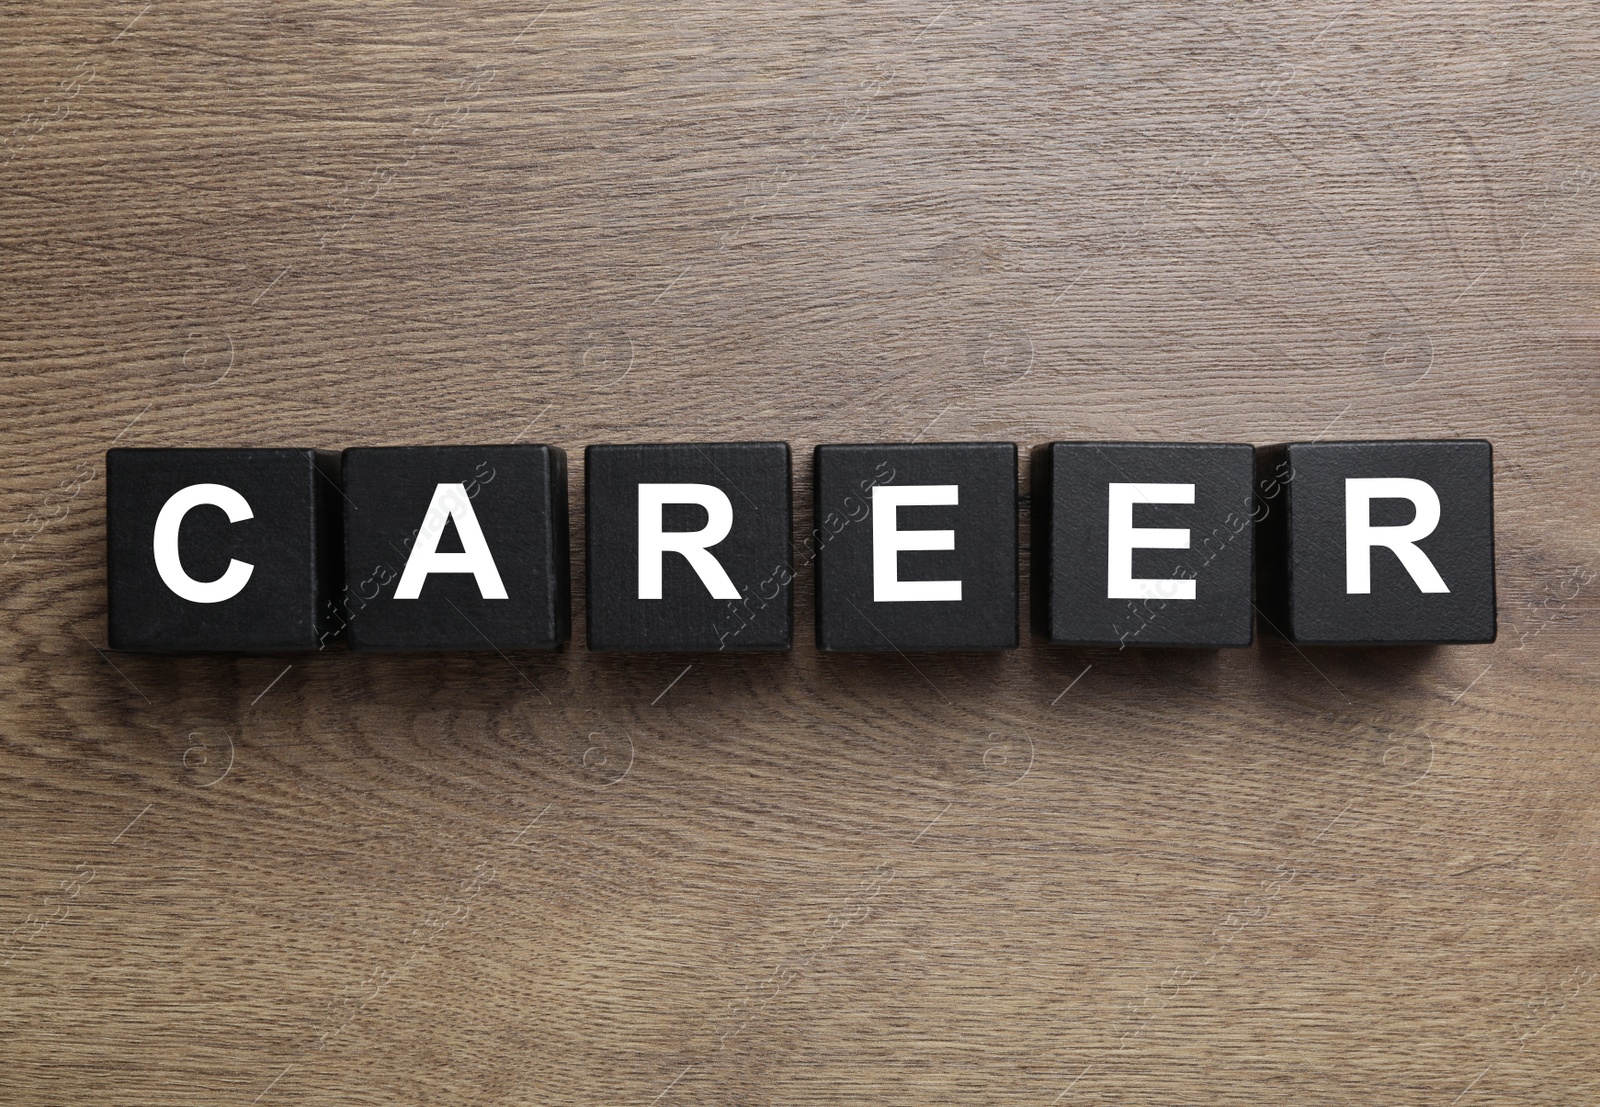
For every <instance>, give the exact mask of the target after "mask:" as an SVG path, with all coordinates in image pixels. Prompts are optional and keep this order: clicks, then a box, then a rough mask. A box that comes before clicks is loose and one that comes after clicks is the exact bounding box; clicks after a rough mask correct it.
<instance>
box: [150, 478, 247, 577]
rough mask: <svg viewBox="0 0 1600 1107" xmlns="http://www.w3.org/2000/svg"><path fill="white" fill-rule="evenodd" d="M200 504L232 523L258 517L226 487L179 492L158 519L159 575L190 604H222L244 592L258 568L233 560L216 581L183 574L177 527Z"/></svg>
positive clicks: (205, 486) (193, 486)
mask: <svg viewBox="0 0 1600 1107" xmlns="http://www.w3.org/2000/svg"><path fill="white" fill-rule="evenodd" d="M201 504H209V505H211V506H212V507H220V508H221V509H222V510H223V511H225V512H227V513H228V522H230V523H242V522H244V521H245V520H246V519H253V518H255V513H254V512H252V511H251V510H250V505H249V503H247V502H246V501H245V498H244V497H243V496H241V495H239V493H237V492H235V491H234V490H233V489H231V488H229V487H228V486H227V485H225V484H191V485H190V486H189V487H187V488H182V489H179V490H178V491H177V492H174V493H173V494H172V497H171V498H170V499H168V500H167V502H166V503H164V504H162V505H161V514H159V515H157V516H156V535H155V553H156V572H158V573H160V574H161V580H162V583H164V584H165V585H166V586H167V587H168V588H170V589H172V590H173V591H174V592H175V593H177V594H178V595H179V596H180V597H182V598H183V599H186V600H188V601H189V602H191V603H221V602H222V601H223V600H231V599H233V597H235V596H237V595H238V594H239V593H240V592H242V591H243V590H244V586H245V584H246V583H247V582H248V581H249V580H250V574H251V573H253V572H255V568H256V567H255V566H254V565H252V564H250V563H249V562H248V561H240V560H239V559H238V558H233V559H231V560H230V561H229V562H228V568H227V571H226V572H224V573H223V574H222V575H221V576H220V577H218V578H217V579H216V580H195V579H194V578H193V577H191V576H190V575H189V574H188V573H186V572H184V571H183V561H182V560H181V559H180V558H179V557H178V528H179V527H181V526H182V525H183V517H184V516H185V515H187V514H189V509H190V508H193V507H199V506H200V505H201Z"/></svg>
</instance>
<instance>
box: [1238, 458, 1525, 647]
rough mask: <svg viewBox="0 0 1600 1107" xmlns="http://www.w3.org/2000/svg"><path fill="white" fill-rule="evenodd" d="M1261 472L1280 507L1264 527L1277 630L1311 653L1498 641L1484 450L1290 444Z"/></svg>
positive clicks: (1265, 581)
mask: <svg viewBox="0 0 1600 1107" xmlns="http://www.w3.org/2000/svg"><path fill="white" fill-rule="evenodd" d="M1260 468H1261V472H1262V474H1263V485H1264V486H1265V485H1266V484H1267V483H1268V482H1269V481H1270V482H1271V483H1272V484H1273V487H1274V488H1275V489H1279V490H1280V491H1279V497H1280V498H1281V500H1282V502H1283V510H1281V511H1269V513H1268V515H1267V517H1266V520H1265V521H1264V522H1263V523H1262V524H1261V538H1262V573H1261V606H1262V611H1263V614H1264V615H1265V616H1266V618H1267V620H1268V622H1269V629H1273V630H1275V631H1277V632H1279V633H1281V634H1283V635H1284V636H1286V637H1288V638H1289V639H1290V640H1292V641H1295V642H1306V643H1330V644H1344V645H1379V644H1421V643H1434V642H1441V643H1443V642H1492V641H1494V638H1495V587H1494V451H1493V447H1491V446H1490V444H1489V443H1488V442H1485V441H1483V440H1482V439H1453V440H1418V441H1395V442H1294V443H1289V444H1288V445H1284V446H1276V447H1272V448H1270V449H1266V450H1263V451H1261V456H1260ZM1267 506H1268V507H1269V508H1270V507H1271V506H1272V505H1271V503H1270V502H1268V503H1267Z"/></svg>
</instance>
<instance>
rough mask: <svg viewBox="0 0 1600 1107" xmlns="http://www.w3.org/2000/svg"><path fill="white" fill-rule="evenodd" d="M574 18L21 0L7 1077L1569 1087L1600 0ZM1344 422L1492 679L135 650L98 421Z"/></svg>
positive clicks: (1044, 665) (466, 1100) (1083, 666)
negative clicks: (1432, 465)
mask: <svg viewBox="0 0 1600 1107" xmlns="http://www.w3.org/2000/svg"><path fill="white" fill-rule="evenodd" d="M542 3H543V0H535V3H534V4H532V5H529V6H519V5H517V4H511V3H474V4H471V5H455V4H448V3H436V4H431V5H421V4H409V5H404V4H396V5H387V6H378V5H366V6H358V5H354V4H334V3H330V2H327V0H299V2H290V3H281V4H277V3H270V4H269V3H238V4H223V3H218V2H215V0H194V2H190V3H167V2H161V0H157V2H153V3H149V4H144V3H142V0H125V2H119V3H111V4H106V5H86V4H81V3H51V4H40V5H23V4H19V3H11V4H6V5H4V6H3V9H0V138H3V143H0V258H3V262H0V365H3V371H4V378H5V387H4V394H3V396H0V415H3V420H4V427H5V432H6V433H5V435H4V438H3V441H0V521H3V522H4V527H3V528H0V533H3V532H4V531H9V532H10V533H9V537H8V538H7V539H6V542H5V545H4V550H3V560H4V563H3V564H0V579H3V584H0V605H3V616H0V659H3V663H0V1100H3V1101H4V1102H6V1103H8V1104H10V1103H17V1104H44V1103H74V1104H92V1103H108V1104H109V1103H119V1104H121V1103H141V1104H208V1105H209V1104H242V1105H249V1104H264V1105H270V1104H280V1103H371V1104H389V1103H438V1104H450V1105H460V1104H469V1105H475V1104H546V1103H548V1104H644V1105H651V1104H662V1105H670V1104H674V1103H719V1104H720V1103H726V1104H758V1103H785V1104H790V1103H827V1104H923V1103H954V1102H965V1103H983V1104H1023V1105H1035V1107H1050V1105H1051V1104H1057V1103H1092V1104H1111V1103H1128V1104H1157V1103H1159V1104H1178V1103H1205V1104H1242V1103H1273V1104H1277V1103H1285V1102H1294V1103H1306V1104H1324V1103H1327V1104H1333V1103H1350V1104H1380V1103H1381V1104H1438V1105H1440V1107H1450V1105H1452V1104H1462V1105H1471V1104H1477V1103H1496V1102H1506V1103H1510V1102H1516V1103H1549V1104H1576V1103H1586V1102H1587V1103H1592V1102H1596V1101H1600V926H1597V922H1596V918H1597V915H1596V912H1597V909H1600V797H1597V789H1596V782H1597V777H1600V748H1597V731H1600V723H1597V707H1600V691H1597V687H1600V686H1597V678H1600V664H1597V662H1600V650H1597V648H1596V641H1595V616H1596V606H1597V605H1596V598H1595V597H1596V593H1597V592H1600V581H1597V577H1600V564H1597V559H1600V552H1597V538H1600V535H1597V529H1596V528H1597V524H1600V512H1597V508H1596V498H1595V495H1594V488H1595V484H1596V481H1597V480H1600V460H1597V458H1600V455H1597V451H1596V446H1597V440H1600V402H1597V401H1600V390H1597V388H1596V386H1595V379H1594V370H1595V368H1596V365H1597V362H1600V349H1597V346H1596V341H1595V339H1596V330H1597V328H1596V323H1595V318H1596V308H1597V305H1600V233H1597V232H1600V221H1597V218H1596V216H1597V215H1600V144H1597V141H1596V140H1597V135H1600V97H1597V94H1596V87H1597V86H1596V83H1595V74H1596V72H1597V66H1600V8H1597V7H1596V5H1595V4H1593V3H1579V2H1556V3H1548V4H1540V5H1513V4H1509V3H1506V4H1499V5H1495V4H1483V5H1462V4H1458V3H1454V2H1449V0H1439V2H1436V3H1423V2H1415V0H1403V2H1398V3H1393V4H1388V5H1383V9H1384V10H1383V11H1381V12H1378V11H1373V10H1371V8H1370V7H1369V6H1368V5H1358V4H1350V5H1346V4H1345V3H1344V2H1343V0H1332V2H1327V3H1317V2H1299V0H1296V2H1292V3H1291V2H1278V3H1268V4H1254V3H1252V4H1244V3H1223V4H1177V3H1172V2H1167V3H1136V2H1128V0H1121V2H1107V3H1099V4H1092V5H1086V4H1066V3H1051V4H1045V3H1000V2H996V0H983V2H979V0H954V2H952V3H949V4H948V5H946V6H943V7H940V6H939V4H938V2H937V0H936V3H935V4H933V5H924V4H911V3H903V2H885V3H877V4H863V3H843V2H837V0H834V2H823V3H817V4H815V5H811V6H806V7H800V6H789V5H777V4H749V5H746V6H743V7H739V6H732V5H728V4H722V3H716V4H710V5H704V6H700V7H696V8H693V9H691V8H687V7H679V6H675V5H667V6H664V7H663V6H660V5H654V4H643V3H615V4H612V3H593V4H591V3H581V2H580V3H569V2H567V0H554V2H553V3H551V4H550V5H549V7H546V8H543V10H540V5H541V4H542ZM1318 435H1325V436H1328V437H1331V438H1339V437H1356V438H1359V437H1401V436H1410V435H1431V436H1450V435H1481V436H1485V437H1488V438H1490V439H1492V440H1493V441H1494V443H1495V445H1496V450H1497V497H1498V504H1499V551H1500V557H1499V584H1500V604H1501V607H1500V626H1501V631H1500V638H1499V641H1498V642H1496V643H1495V644H1494V645H1492V646H1481V647H1477V646H1475V647H1456V648H1443V649H1438V650H1388V651H1371V652H1369V651H1353V650H1352V651H1340V650H1327V649H1322V650H1310V649H1308V650H1305V651H1304V652H1303V653H1302V652H1301V651H1298V650H1296V649H1294V648H1293V647H1291V646H1288V645H1286V644H1284V643H1282V642H1279V641H1274V640H1261V641H1258V643H1257V645H1256V647H1255V648H1253V649H1250V650H1246V651H1238V652H1230V653H1222V654H1215V655H1214V654H1206V653H1200V654H1185V653H1160V652H1154V653H1145V652H1137V651H1133V650H1130V651H1127V652H1123V653H1117V652H1114V651H1099V652H1095V651H1057V650H1048V649H1043V648H1040V647H1039V646H1037V645H1035V644H1027V645H1025V646H1024V647H1023V648H1022V649H1020V650H1018V651H1016V652H1013V653H1008V654H1004V655H999V656H983V657H972V656H947V657H918V658H914V659H911V661H907V660H903V659H901V658H899V657H895V656H893V655H891V656H888V657H873V658H861V657H833V656H830V657H823V656H820V655H818V654H817V653H816V652H815V650H814V648H813V643H812V635H811V631H810V619H811V614H812V613H811V606H810V598H809V597H810V589H811V575H810V573H809V570H808V571H806V572H804V573H802V575H801V577H800V583H799V591H798V602H797V611H796V615H797V619H798V621H799V632H798V636H797V642H796V648H795V650H794V652H793V653H792V654H789V655H784V656H764V657H703V658H698V659H690V658H669V657H615V656H598V655H590V654H589V653H587V652H586V651H585V649H584V648H583V644H582V638H581V630H580V632H579V638H578V640H577V641H576V642H575V643H574V644H573V647H572V648H571V649H569V650H567V651H565V652H563V653H562V654H560V655H559V656H555V657H548V656H532V655H514V656H510V657H506V658H502V657H498V656H495V655H492V654H491V655H488V656H450V657H428V658H410V659H407V658H397V657H358V656H353V655H349V654H324V655H318V656H306V657H294V658H275V657H242V658H227V657H199V656H196V657H183V658H166V657H156V656H135V655H108V654H106V653H105V652H103V648H102V647H103V645H104V553H103V543H104V484H103V455H104V451H105V450H106V448H107V447H109V446H110V445H111V444H112V443H113V442H116V443H120V444H121V445H124V446H168V445H195V446H198V445H208V446H223V445H240V446H244V445H269V444H270V445H307V446H323V447H332V448H338V447H345V446H355V445H380V444H399V443H432V444H440V443H473V442H480V443H481V442H503V441H511V440H515V439H520V440H522V441H546V442H551V443H554V444H557V445H561V446H564V447H566V448H568V449H569V450H571V451H574V454H573V457H574V460H575V461H576V462H578V465H577V466H576V470H577V471H575V473H574V491H575V493H576V492H577V490H579V489H581V487H582V484H581V480H582V473H581V453H578V452H577V451H579V450H581V447H582V446H583V445H585V444H587V443H592V442H601V441H660V440H691V441H692V440H696V439H701V440H704V439H720V440H730V439H746V438H756V439H786V440H788V441H790V442H792V443H793V444H794V446H795V448H796V451H797V455H796V456H797V459H798V460H800V461H801V464H800V465H799V466H798V471H797V473H796V482H797V489H798V490H799V492H800V495H799V502H800V503H801V504H802V505H803V504H805V503H806V502H807V500H808V489H809V475H810V474H809V448H810V447H811V446H812V445H813V444H814V443H816V442H819V441H836V442H848V441H873V440H887V441H910V440H912V439H914V438H917V437H918V436H922V437H923V439H924V440H938V439H947V440H995V439H998V440H1007V439H1011V440H1015V441H1017V442H1019V443H1020V444H1021V445H1022V446H1024V447H1027V446H1031V445H1033V444H1036V443H1038V442H1041V441H1046V440H1049V439H1051V438H1063V437H1087V438H1102V439H1142V440H1164V439H1166V440H1171V439H1176V440H1184V439H1191V440H1226V441H1252V442H1256V443H1268V442H1273V441H1283V440H1289V439H1300V440H1305V439H1310V438H1313V437H1316V436H1318ZM581 502H582V501H581V497H578V498H577V499H576V504H577V505H580V506H581ZM575 523H577V524H579V529H578V532H577V533H578V535H580V536H581V534H582V531H581V514H580V515H578V516H577V517H576V518H575ZM798 523H799V525H800V526H801V527H804V526H807V525H809V518H808V515H807V512H806V510H805V509H804V507H802V509H801V514H800V517H799V520H798ZM575 553H576V554H577V556H576V557H575V558H574V566H575V568H577V569H579V570H580V575H579V579H578V580H577V581H576V582H575V583H576V584H577V586H578V593H577V597H576V603H575V607H576V611H575V614H576V615H577V617H578V621H579V626H580V627H581V619H582V612H583V603H582V591H581V589H582V579H581V566H582V564H583V559H582V545H581V538H580V540H579V541H578V543H577V546H576V550H575ZM690 661H692V664H690ZM913 662H914V664H913ZM686 666H687V667H686Z"/></svg>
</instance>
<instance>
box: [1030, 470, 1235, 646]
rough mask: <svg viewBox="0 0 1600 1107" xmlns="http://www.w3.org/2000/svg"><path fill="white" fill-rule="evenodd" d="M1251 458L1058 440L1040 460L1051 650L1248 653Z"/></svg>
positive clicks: (1042, 582) (1037, 506)
mask: <svg viewBox="0 0 1600 1107" xmlns="http://www.w3.org/2000/svg"><path fill="white" fill-rule="evenodd" d="M1254 482H1255V449H1254V448H1253V447H1251V446H1248V445H1240V444H1232V443H1230V444H1207V443H1134V442H1053V443H1050V444H1049V445H1046V446H1040V447H1038V448H1037V449H1036V450H1035V451H1034V455H1033V480H1032V497H1031V499H1032V510H1033V518H1034V534H1035V543H1034V558H1033V573H1034V586H1035V589H1036V591H1037V592H1038V593H1039V599H1040V604H1039V606H1040V611H1039V615H1040V623H1041V625H1040V628H1039V629H1040V630H1041V631H1042V632H1043V633H1044V635H1045V637H1046V638H1048V639H1049V640H1050V641H1051V642H1057V643H1066V644H1074V645H1096V646H1181V647H1195V648H1219V647H1241V646H1248V645H1249V644H1250V642H1251V640H1252V635H1253V630H1254V625H1255V611H1254V607H1253V600H1254V595H1253V591H1254V581H1253V568H1254V562H1255V533H1254V532H1255V528H1254V523H1253V521H1252V517H1251V495H1252V491H1253V488H1254Z"/></svg>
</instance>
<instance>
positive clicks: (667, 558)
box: [584, 442, 794, 653]
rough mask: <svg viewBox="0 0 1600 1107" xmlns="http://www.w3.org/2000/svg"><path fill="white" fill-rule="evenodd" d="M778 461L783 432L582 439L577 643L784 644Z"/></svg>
mask: <svg viewBox="0 0 1600 1107" xmlns="http://www.w3.org/2000/svg"><path fill="white" fill-rule="evenodd" d="M789 469H790V466H789V446H788V444H787V443H784V442H733V443H726V442H724V443H712V444H705V445H696V444H693V443H673V444H666V445H637V446H621V445H604V446H590V447H588V449H586V450H585V451H584V504H585V510H586V512H587V516H588V522H587V528H588V530H587V533H588V554H587V567H588V601H589V602H588V628H589V635H588V637H589V648H590V649H592V650H619V651H628V652H636V653H638V652H683V651H729V652H734V651H745V650H786V649H788V648H789V647H790V645H791V644H792V642H793V639H794V606H793V591H792V588H791V585H792V582H793V580H794V572H793V569H792V567H791V566H792V563H793V558H792V554H791V549H790V543H791V539H792V536H793V526H792V523H791V506H792V505H791V497H790V491H789V486H790V478H789Z"/></svg>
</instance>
